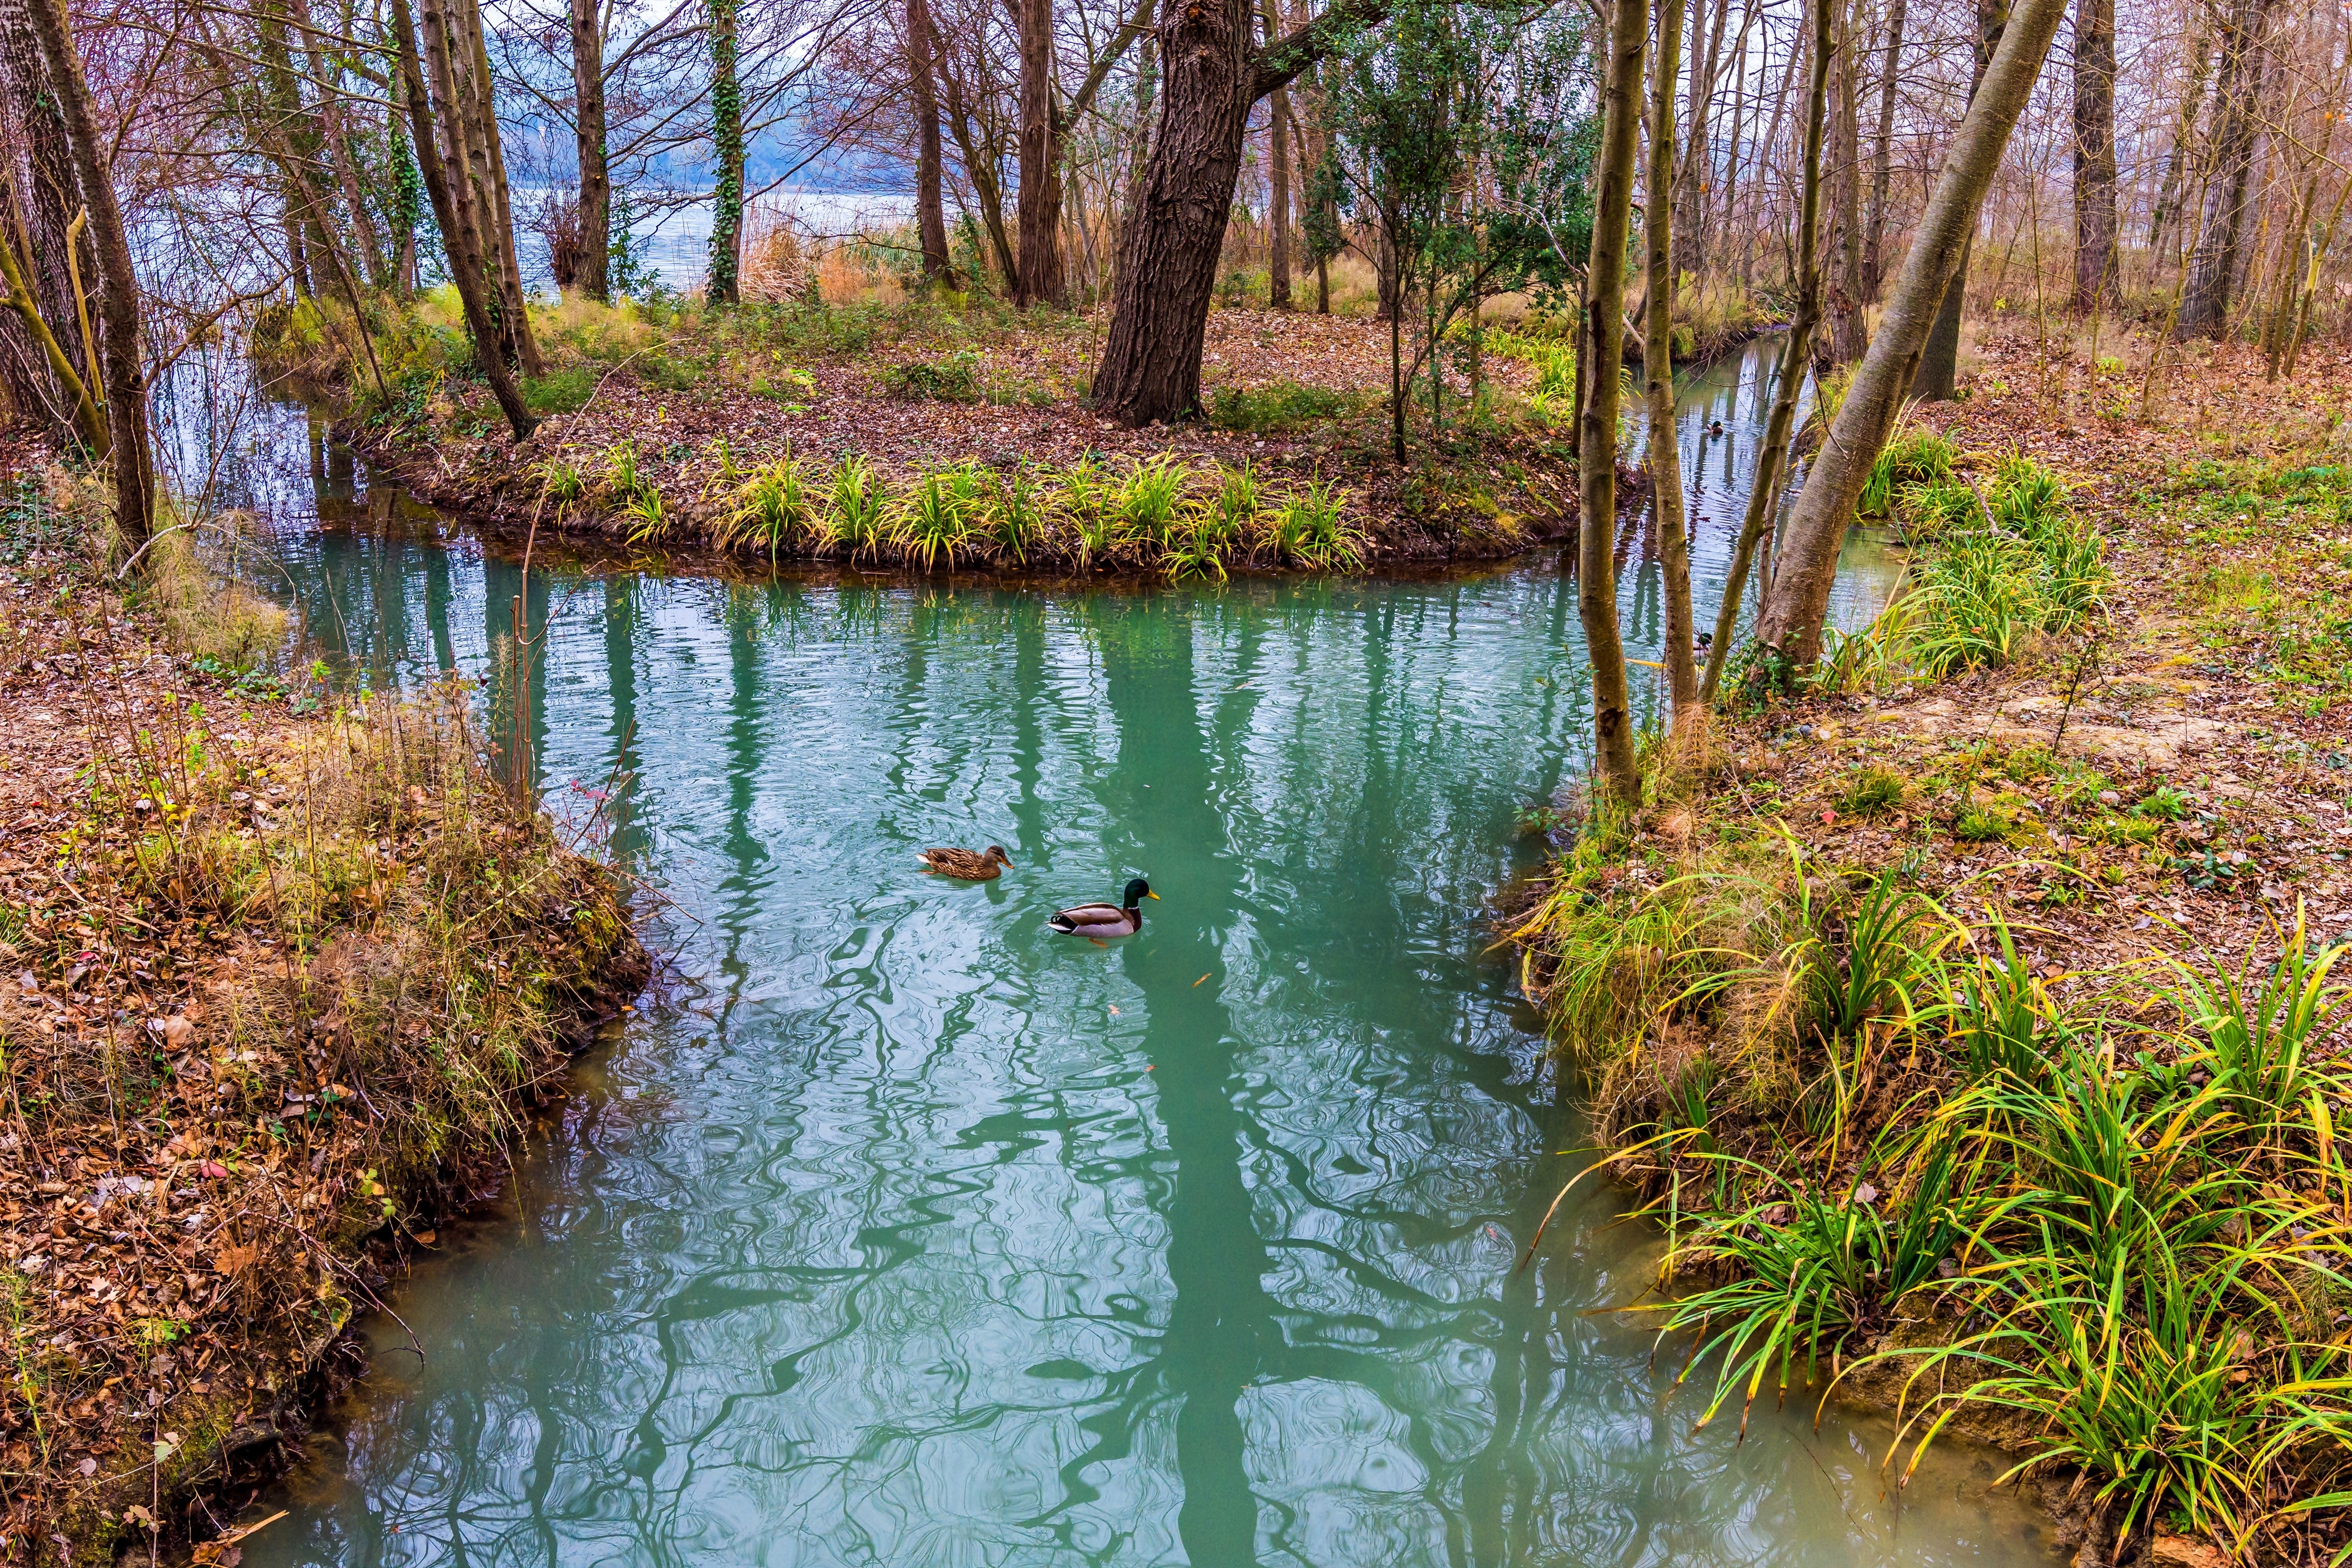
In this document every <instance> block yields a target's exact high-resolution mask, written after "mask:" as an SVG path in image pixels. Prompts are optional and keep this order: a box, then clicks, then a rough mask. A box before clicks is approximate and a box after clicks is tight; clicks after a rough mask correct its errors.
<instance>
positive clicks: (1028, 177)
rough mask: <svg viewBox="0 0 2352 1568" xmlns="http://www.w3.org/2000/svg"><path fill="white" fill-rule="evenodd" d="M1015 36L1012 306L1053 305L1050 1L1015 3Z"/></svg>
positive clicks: (1056, 288) (1058, 293) (1055, 208)
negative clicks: (1017, 91) (1017, 266)
mask: <svg viewBox="0 0 2352 1568" xmlns="http://www.w3.org/2000/svg"><path fill="white" fill-rule="evenodd" d="M1014 11H1015V13H1016V15H1017V16H1018V18H1019V21H1020V25H1021V26H1020V33H1021V190H1020V192H1019V194H1018V195H1017V196H1016V197H1015V205H1014V209H1013V216H1014V221H1015V222H1016V223H1017V224H1018V225H1019V226H1020V231H1021V235H1020V243H1021V272H1020V276H1019V277H1018V278H1017V279H1014V281H1013V303H1014V304H1016V305H1059V304H1061V303H1062V302H1063V300H1064V298H1065V289H1064V286H1063V281H1062V239H1061V226H1062V170H1061V163H1062V160H1061V150H1060V148H1059V147H1057V146H1056V145H1055V142H1056V141H1057V140H1058V138H1057V137H1056V136H1055V125H1054V0H1016V4H1015V5H1014Z"/></svg>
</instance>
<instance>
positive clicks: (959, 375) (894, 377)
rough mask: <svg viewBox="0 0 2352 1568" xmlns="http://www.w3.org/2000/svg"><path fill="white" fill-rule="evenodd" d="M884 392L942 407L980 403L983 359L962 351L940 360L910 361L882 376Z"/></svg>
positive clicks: (888, 370) (889, 369) (947, 355)
mask: <svg viewBox="0 0 2352 1568" xmlns="http://www.w3.org/2000/svg"><path fill="white" fill-rule="evenodd" d="M882 386H883V390H884V391H886V392H887V393H888V394H889V395H891V396H893V397H906V398H929V399H931V400H933V401H935V402H940V403H977V402H979V401H980V356H979V355H978V354H976V353H973V352H972V351H971V350H970V349H960V350H958V351H957V352H956V353H951V354H945V355H942V356H941V357H940V358H938V359H929V360H908V362H907V363H904V364H894V365H892V366H890V367H889V368H888V369H887V370H885V371H884V372H883V373H882Z"/></svg>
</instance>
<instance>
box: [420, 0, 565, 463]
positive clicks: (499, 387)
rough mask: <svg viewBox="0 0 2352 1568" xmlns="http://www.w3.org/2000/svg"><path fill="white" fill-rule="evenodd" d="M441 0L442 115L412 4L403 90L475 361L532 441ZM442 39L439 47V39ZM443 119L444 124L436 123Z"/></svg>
mask: <svg viewBox="0 0 2352 1568" xmlns="http://www.w3.org/2000/svg"><path fill="white" fill-rule="evenodd" d="M440 4H441V0H425V17H424V34H425V55H424V59H425V61H429V62H430V65H431V68H432V71H433V78H434V81H435V83H436V86H437V87H438V88H439V89H440V90H441V91H442V93H443V94H445V95H451V96H445V97H443V98H442V100H441V108H440V110H439V111H438V112H437V113H436V110H435V107H434V100H433V96H432V95H431V94H429V93H428V92H427V91H426V90H425V65H424V63H423V62H421V61H420V59H419V58H418V51H417V42H416V40H417V30H418V29H417V26H416V24H415V21H414V20H413V19H412V18H411V16H410V15H409V10H408V0H392V24H393V45H394V48H395V49H396V50H397V51H398V53H399V56H400V61H399V65H400V84H399V88H398V90H399V92H400V94H401V96H403V97H404V98H405V99H406V100H408V126H409V135H410V137H411V139H412V140H413V141H414V142H415V146H416V151H417V164H418V167H419V169H420V171H421V172H422V174H424V176H425V195H426V197H427V198H428V199H429V200H430V201H431V202H432V204H433V221H434V224H435V225H436V226H437V227H438V228H439V229H440V230H441V242H442V244H443V246H444V247H446V249H447V251H448V255H449V277H450V279H451V281H452V282H454V283H455V284H456V285H457V300H458V302H459V303H460V304H461V305H462V306H464V308H465V312H466V331H467V332H468V333H469V334H470V335H471V336H472V338H473V340H474V361H475V363H476V364H478V366H479V367H480V369H481V372H482V375H483V378H484V379H485V380H487V381H488V383H489V384H490V395H491V396H493V397H495V398H497V399H498V403H499V412H500V413H502V414H504V415H505V416H507V425H508V426H509V428H511V429H512V430H513V431H514V436H515V439H516V440H518V441H521V440H527V439H529V438H530V433H531V431H532V430H533V429H535V428H536V427H537V426H538V421H536V420H534V419H533V418H532V417H531V416H530V409H529V408H528V407H526V406H525V405H524V404H523V400H522V389H521V388H520V386H518V385H517V384H515V378H514V372H513V370H512V369H511V368H510V367H509V365H508V363H507V360H506V356H505V355H504V354H503V353H500V352H499V328H498V310H497V299H496V296H495V295H494V293H493V292H492V288H493V285H492V282H491V279H490V274H489V269H488V266H487V264H486V263H485V260H484V258H483V255H482V237H481V224H480V215H479V214H478V212H477V211H476V205H475V197H474V188H473V180H472V176H471V174H469V173H468V172H467V167H466V162H467V160H466V144H465V137H464V133H463V132H462V131H460V130H459V128H458V127H457V124H456V123H455V121H456V119H457V116H458V115H459V114H460V113H461V112H462V106H461V105H460V103H459V101H458V100H457V99H456V98H455V96H454V88H453V86H452V85H451V81H450V74H449V60H448V48H447V46H446V29H445V28H444V27H443V18H442V16H441V13H440V9H439V7H440ZM436 38H437V39H440V40H442V41H441V42H438V43H436ZM436 120H437V121H440V123H439V124H438V125H437V126H436Z"/></svg>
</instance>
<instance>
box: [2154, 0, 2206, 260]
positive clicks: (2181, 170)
mask: <svg viewBox="0 0 2352 1568" xmlns="http://www.w3.org/2000/svg"><path fill="white" fill-rule="evenodd" d="M2207 9H2208V8H2207V7H2206V6H2204V5H2198V6H2196V7H2195V10H2196V13H2197V18H2198V23H2197V30H2196V31H2195V32H2194V33H2192V34H2191V35H2190V36H2189V46H2188V67H2189V87H2188V89H2187V90H2186V91H2184V92H2183V93H2182V94H2181V95H2180V121H2179V124H2178V125H2177V126H2176V127H2175V128H2174V130H2173V135H2172V150H2171V151H2170V152H2169V153H2166V154H2165V159H2164V183H2163V184H2160V185H2158V187H2157V191H2156V205H2155V207H2154V208H2153V209H2151V210H2150V212H2149V214H2148V219H2147V247H2148V248H2149V249H2150V250H2154V251H2158V252H2161V251H2162V250H2163V248H2164V239H2165V235H2166V233H2167V231H2168V230H2170V229H2172V228H2174V227H2176V226H2178V225H2179V218H2180V202H2181V181H2182V180H2183V179H2184V178H2186V177H2187V175H2188V173H2189V159H2190V157H2191V156H2193V155H2194V153H2195V149H2196V146H2197V122H2198V121H2199V119H2200V118H2201V116H2202V115H2203V113H2204V108H2205V83H2206V80H2207V79H2208V78H2209V77H2210V76H2211V75H2212V64H2213V51H2214V40H2213V39H2212V37H2210V35H2209V34H2208V33H2207V31H2206V28H2205V17H2206V16H2207Z"/></svg>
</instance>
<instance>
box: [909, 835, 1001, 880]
mask: <svg viewBox="0 0 2352 1568" xmlns="http://www.w3.org/2000/svg"><path fill="white" fill-rule="evenodd" d="M915 858H916V859H918V860H920V861H921V862H922V863H923V869H924V870H926V871H929V872H930V873H931V874H932V875H934V876H939V877H953V878H956V879H959V880H961V881H965V882H992V881H994V880H996V879H997V877H998V876H999V875H1001V874H1002V868H1004V867H1006V866H1010V865H1012V864H1013V861H1012V859H1011V858H1009V857H1008V856H1006V854H1005V853H1004V846H1003V845H1002V844H992V845H990V846H989V847H988V853H987V854H985V855H982V854H979V853H977V852H976V851H973V850H971V849H926V850H924V851H923V852H922V853H921V854H919V855H918V856H916V857H915Z"/></svg>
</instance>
